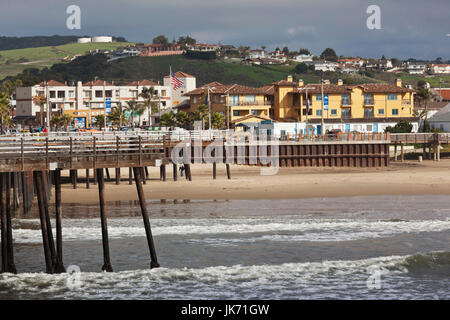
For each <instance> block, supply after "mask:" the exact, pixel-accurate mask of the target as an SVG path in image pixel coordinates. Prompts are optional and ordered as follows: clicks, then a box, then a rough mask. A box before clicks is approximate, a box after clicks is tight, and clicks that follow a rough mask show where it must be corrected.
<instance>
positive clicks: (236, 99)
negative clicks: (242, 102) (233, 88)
mask: <svg viewBox="0 0 450 320" xmlns="http://www.w3.org/2000/svg"><path fill="white" fill-rule="evenodd" d="M230 104H231V105H232V106H238V105H239V96H230Z"/></svg>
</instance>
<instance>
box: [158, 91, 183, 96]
mask: <svg viewBox="0 0 450 320" xmlns="http://www.w3.org/2000/svg"><path fill="white" fill-rule="evenodd" d="M182 93H183V92H182ZM161 96H163V97H165V96H166V90H161Z"/></svg>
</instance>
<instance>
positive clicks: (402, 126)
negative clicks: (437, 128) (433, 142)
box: [385, 120, 413, 133]
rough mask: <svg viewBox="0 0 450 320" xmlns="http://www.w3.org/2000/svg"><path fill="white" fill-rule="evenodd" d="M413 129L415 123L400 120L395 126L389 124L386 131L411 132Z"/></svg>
mask: <svg viewBox="0 0 450 320" xmlns="http://www.w3.org/2000/svg"><path fill="white" fill-rule="evenodd" d="M412 129H413V125H412V124H411V122H408V121H406V120H400V121H399V122H398V123H397V124H396V125H395V126H394V127H391V126H389V127H387V128H386V129H385V131H386V132H390V133H410V132H411V131H412Z"/></svg>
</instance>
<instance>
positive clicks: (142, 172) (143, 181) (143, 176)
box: [140, 167, 147, 184]
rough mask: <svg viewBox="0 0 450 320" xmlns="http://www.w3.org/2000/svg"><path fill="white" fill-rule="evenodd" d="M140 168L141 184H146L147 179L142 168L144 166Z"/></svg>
mask: <svg viewBox="0 0 450 320" xmlns="http://www.w3.org/2000/svg"><path fill="white" fill-rule="evenodd" d="M140 170H141V177H142V183H143V184H147V179H146V178H145V170H144V167H141V168H140Z"/></svg>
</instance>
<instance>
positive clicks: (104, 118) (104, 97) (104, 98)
mask: <svg viewBox="0 0 450 320" xmlns="http://www.w3.org/2000/svg"><path fill="white" fill-rule="evenodd" d="M105 84H106V83H105V81H103V101H104V111H103V114H104V117H103V124H104V126H105V131H106V90H105Z"/></svg>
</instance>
